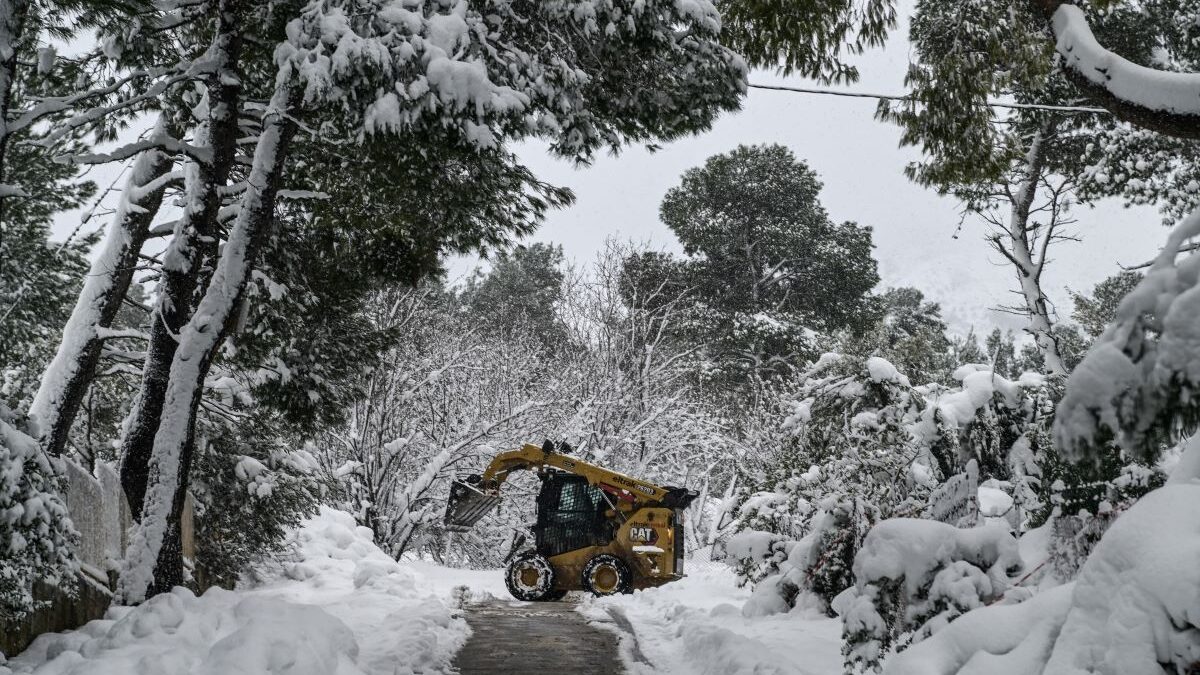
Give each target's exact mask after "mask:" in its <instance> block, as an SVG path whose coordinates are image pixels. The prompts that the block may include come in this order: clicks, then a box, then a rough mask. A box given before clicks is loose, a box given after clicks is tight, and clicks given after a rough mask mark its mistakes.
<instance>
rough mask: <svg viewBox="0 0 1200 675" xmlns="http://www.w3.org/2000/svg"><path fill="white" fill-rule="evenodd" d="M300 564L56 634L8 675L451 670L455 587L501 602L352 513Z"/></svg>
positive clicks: (8, 668)
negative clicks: (382, 544) (395, 553)
mask: <svg viewBox="0 0 1200 675" xmlns="http://www.w3.org/2000/svg"><path fill="white" fill-rule="evenodd" d="M296 543H297V553H298V555H297V556H296V560H294V561H292V562H288V563H284V564H282V565H281V566H280V568H279V569H278V570H277V572H275V573H273V574H271V575H270V578H269V579H268V580H267V581H265V582H263V583H261V584H258V585H255V586H253V587H249V588H244V589H239V590H237V591H236V592H235V591H226V590H222V589H219V588H214V589H211V590H209V591H207V592H206V593H204V594H203V595H201V596H199V597H197V596H195V595H193V594H192V593H191V592H190V591H187V590H185V589H182V588H177V589H175V591H174V592H172V593H169V594H163V595H160V596H157V597H154V598H152V599H151V600H149V601H148V602H146V603H145V604H143V605H140V606H138V607H115V608H113V609H111V610H109V612H108V615H107V616H106V618H104V619H101V620H98V621H92V622H90V623H88V624H87V625H85V626H83V627H82V628H80V629H79V630H76V631H69V632H66V633H56V634H48V635H43V636H41V637H39V638H38V639H37V640H36V641H35V642H34V643H33V645H31V646H30V648H29V649H27V650H26V651H25V652H23V653H22V654H20V655H18V656H17V657H15V658H13V659H12V660H11V661H10V662H9V663H7V664H4V665H0V675H10V674H11V673H30V672H32V673H37V674H38V675H132V674H134V673H136V674H137V675H184V674H190V675H266V674H270V675H409V674H411V673H438V672H445V671H446V670H447V669H448V668H449V665H450V661H451V660H452V659H453V657H454V654H455V653H456V652H457V651H458V649H459V648H460V647H461V646H462V644H463V643H464V642H465V641H466V638H467V635H468V633H469V630H468V628H467V624H466V622H465V621H464V620H463V619H462V618H461V617H459V616H458V615H457V612H456V611H455V608H456V602H457V601H456V599H455V596H456V593H455V590H454V589H455V587H457V586H460V585H463V584H466V585H468V586H470V587H471V588H472V595H473V596H475V595H478V594H481V593H493V594H497V595H498V594H499V593H501V592H503V588H504V586H503V581H502V578H501V576H500V573H499V572H498V571H492V572H475V571H471V570H453V569H448V568H443V567H438V566H436V565H432V564H427V563H409V562H405V563H396V562H395V561H393V560H392V559H391V558H390V557H389V556H388V555H387V554H385V553H383V551H381V550H379V548H377V547H376V546H375V545H374V544H373V543H372V541H371V532H370V530H368V529H366V528H362V527H356V525H355V522H354V519H353V518H352V517H351V516H350V515H349V514H346V513H343V512H340V511H335V510H332V509H327V508H324V507H322V509H321V512H320V514H319V515H317V516H316V517H314V518H312V519H310V520H309V521H308V522H307V523H305V525H304V527H302V528H301V529H300V530H299V531H298V532H297V533H296Z"/></svg>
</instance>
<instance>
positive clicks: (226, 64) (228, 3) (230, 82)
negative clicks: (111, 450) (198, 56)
mask: <svg viewBox="0 0 1200 675" xmlns="http://www.w3.org/2000/svg"><path fill="white" fill-rule="evenodd" d="M232 5H233V0H225V1H223V2H222V3H221V7H220V14H219V17H218V25H217V35H216V36H215V37H214V38H213V44H212V47H211V48H210V51H212V52H215V53H216V54H218V59H219V62H220V65H219V66H218V67H217V69H216V72H215V73H214V74H213V75H212V76H211V77H210V78H209V80H208V97H209V101H208V104H209V119H208V120H207V122H206V123H205V124H204V125H202V127H201V128H200V130H198V131H197V133H196V139H195V144H196V145H198V146H200V147H204V146H208V147H209V148H211V150H212V160H211V162H210V163H208V164H201V163H199V162H194V161H193V162H190V163H189V164H188V166H187V170H186V171H187V175H186V177H185V198H184V201H185V207H184V213H183V216H182V217H181V218H180V219H179V222H178V223H176V225H175V233H174V236H173V237H172V239H171V244H170V247H169V248H168V249H167V252H166V254H165V255H164V256H163V270H162V275H163V283H162V285H161V287H160V288H159V292H158V294H159V297H158V302H157V303H155V307H154V312H153V314H152V315H151V318H150V342H149V346H148V348H147V350H146V363H145V364H144V366H143V367H142V385H141V388H140V390H139V391H138V398H137V401H136V402H135V404H134V409H133V412H132V413H131V415H130V417H131V420H132V423H131V424H130V425H129V428H128V431H127V432H126V434H125V437H124V439H123V440H122V444H121V487H122V488H123V489H124V491H125V496H126V498H127V499H128V500H129V510H130V514H131V516H132V517H133V519H134V520H138V519H140V518H141V515H142V505H143V502H144V500H145V496H146V485H147V481H148V480H149V463H150V456H151V453H152V450H153V445H154V435H155V433H157V431H158V426H159V420H160V419H161V418H162V413H163V400H164V398H165V396H166V392H167V386H168V379H169V378H170V369H171V362H172V360H173V359H174V357H175V351H176V348H177V345H178V342H177V337H178V334H179V331H180V330H181V328H182V327H183V325H184V324H185V323H186V322H187V321H188V317H189V315H190V313H191V309H192V306H193V302H194V297H195V296H196V292H197V290H198V289H199V288H200V285H201V281H202V279H201V274H202V272H203V270H204V269H205V267H206V264H207V266H211V264H212V261H213V260H215V258H216V256H217V239H218V237H217V233H218V231H219V228H218V223H217V218H218V214H219V212H220V209H221V188H223V187H225V185H226V183H227V182H228V180H229V174H230V171H231V169H232V167H233V165H234V160H235V157H236V150H237V146H236V143H237V138H238V135H239V129H238V109H239V101H240V96H241V80H240V75H239V73H238V72H237V64H238V59H239V57H240V56H241V49H242V34H241V28H240V27H239V25H238V21H237V17H236V14H235V12H234V9H233V7H232Z"/></svg>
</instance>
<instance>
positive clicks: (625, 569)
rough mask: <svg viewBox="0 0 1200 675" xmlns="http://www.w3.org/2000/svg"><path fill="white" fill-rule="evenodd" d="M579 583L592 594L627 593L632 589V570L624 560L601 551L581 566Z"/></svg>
mask: <svg viewBox="0 0 1200 675" xmlns="http://www.w3.org/2000/svg"><path fill="white" fill-rule="evenodd" d="M579 583H580V585H582V586H583V588H584V590H586V591H588V592H590V593H591V594H592V595H601V596H602V595H616V594H617V593H629V592H630V591H632V590H633V572H631V571H630V570H629V565H627V564H625V561H624V560H621V559H620V558H618V557H617V556H615V555H610V554H608V553H601V554H600V555H598V556H596V557H594V558H592V559H591V560H589V561H587V564H586V565H584V566H583V572H582V573H581V574H580V579H579Z"/></svg>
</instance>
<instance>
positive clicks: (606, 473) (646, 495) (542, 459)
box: [445, 442, 696, 530]
mask: <svg viewBox="0 0 1200 675" xmlns="http://www.w3.org/2000/svg"><path fill="white" fill-rule="evenodd" d="M546 468H552V469H557V470H559V471H564V472H567V473H572V474H576V475H579V476H582V477H583V478H584V479H586V480H587V482H588V483H590V484H592V485H594V486H596V487H597V488H599V489H601V490H602V491H604V492H605V493H607V494H609V495H611V496H612V497H613V498H615V500H616V501H617V503H618V504H614V506H617V505H621V506H620V508H619V509H618V510H619V511H622V512H624V511H628V510H630V509H632V508H638V507H641V506H646V505H655V506H665V507H667V508H686V507H687V505H688V504H689V503H691V501H692V499H694V498H695V496H696V493H695V492H692V491H690V490H687V489H684V488H675V487H664V486H661V485H655V484H653V483H648V482H646V481H644V480H638V479H636V478H633V477H631V476H626V475H625V474H623V473H618V472H616V471H611V470H609V469H605V468H604V467H601V466H596V465H595V464H592V463H590V462H585V461H583V460H582V459H578V458H576V457H571V456H570V455H564V454H562V453H559V452H555V451H554V446H553V445H552V444H551V443H549V442H547V443H546V445H544V446H543V447H540V448H539V447H538V446H536V445H532V444H528V443H527V444H525V445H524V446H522V447H521V448H519V449H517V450H510V451H508V452H502V453H500V454H499V455H496V457H494V458H493V459H492V461H491V462H490V463H488V466H487V468H486V469H484V471H483V474H482V475H479V476H471V477H469V478H468V479H467V480H466V481H455V482H454V483H453V484H452V485H451V486H450V499H449V501H448V503H447V505H446V517H445V523H446V525H447V527H449V528H451V529H456V530H466V529H468V528H470V527H471V526H472V525H474V524H475V523H476V522H478V521H479V520H480V519H481V518H483V516H485V515H487V513H488V512H489V511H491V510H492V509H493V508H495V507H496V505H497V504H499V503H500V488H501V487H502V486H503V485H504V481H506V480H508V477H509V476H511V475H512V473H513V472H514V471H541V470H544V469H546Z"/></svg>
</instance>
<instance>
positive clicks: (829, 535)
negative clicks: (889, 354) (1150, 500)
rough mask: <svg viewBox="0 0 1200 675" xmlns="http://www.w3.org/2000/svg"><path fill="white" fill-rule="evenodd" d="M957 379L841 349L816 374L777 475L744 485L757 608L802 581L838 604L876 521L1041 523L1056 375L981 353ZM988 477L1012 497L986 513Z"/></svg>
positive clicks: (745, 553)
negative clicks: (995, 361) (919, 376)
mask: <svg viewBox="0 0 1200 675" xmlns="http://www.w3.org/2000/svg"><path fill="white" fill-rule="evenodd" d="M954 379H955V380H956V381H957V382H959V383H960V384H959V386H957V387H947V386H945V385H940V384H929V385H923V386H917V387H914V386H912V385H911V383H910V382H909V380H908V378H907V377H906V376H905V375H904V374H903V373H900V372H899V371H898V370H897V369H896V368H895V367H894V366H893V365H892V364H891V363H890V362H888V361H887V360H885V359H882V358H879V357H869V358H861V357H853V356H845V355H838V354H827V355H825V356H823V357H822V358H821V359H820V360H819V361H818V362H817V363H816V364H815V365H814V366H813V367H812V368H811V369H810V370H809V372H808V373H806V375H805V377H804V379H803V380H802V381H801V382H800V385H799V387H798V392H797V393H796V394H795V395H794V397H793V398H792V399H791V402H790V404H789V405H790V415H789V416H788V417H787V419H786V420H785V422H784V424H783V428H784V429H785V430H786V431H787V432H788V433H789V434H790V438H788V439H787V441H786V442H784V443H781V444H780V446H779V447H778V448H776V452H775V454H774V455H773V456H772V461H773V462H774V466H773V467H771V469H772V470H773V473H772V474H770V475H772V476H774V477H773V478H770V479H768V480H765V481H763V483H762V485H761V486H760V489H759V490H758V491H757V492H750V491H746V492H745V493H744V495H743V498H742V503H741V504H740V508H739V510H738V512H737V514H738V519H737V525H738V528H739V529H740V533H739V534H737V535H736V536H735V537H733V538H732V539H731V540H730V542H729V543H730V547H729V548H728V550H729V553H730V554H731V555H730V560H731V562H732V563H733V564H734V565H735V566H736V568H737V571H738V573H739V575H740V578H741V579H742V580H743V582H750V583H757V584H758V587H757V588H756V591H755V597H754V599H753V600H752V602H751V603H750V604H749V605H747V610H746V611H748V612H750V613H758V612H764V611H777V608H779V607H783V608H786V607H789V606H791V605H792V603H793V602H794V601H795V599H796V598H797V597H798V596H799V593H800V592H802V591H804V592H812V593H816V594H817V595H818V596H819V597H820V598H822V599H823V601H824V602H825V603H826V605H827V606H828V603H829V602H831V601H832V600H833V598H834V597H835V596H837V595H838V594H839V593H840V592H842V591H843V590H845V589H846V588H848V587H850V586H851V585H853V584H854V583H855V581H856V578H855V573H854V571H853V566H852V563H853V561H854V560H855V555H856V553H857V552H858V547H859V545H860V544H861V542H862V541H863V538H864V537H866V536H867V532H868V531H870V530H871V529H872V527H873V526H875V524H876V523H878V522H881V521H885V520H887V519H889V518H897V517H920V518H925V519H929V520H934V521H940V522H942V523H947V524H948V525H950V526H958V527H973V526H975V525H977V524H978V523H979V522H980V519H981V516H982V515H987V516H991V517H998V516H1004V517H1005V518H1006V519H1007V521H1008V523H1009V525H1010V527H1011V529H1013V530H1017V531H1022V530H1023V529H1024V528H1025V527H1027V526H1028V524H1029V521H1030V517H1031V512H1032V511H1033V510H1034V509H1039V508H1042V506H1043V503H1044V501H1045V499H1046V498H1045V497H1043V492H1044V490H1043V487H1042V480H1041V478H1042V475H1043V473H1044V472H1045V469H1044V468H1043V467H1044V465H1045V464H1046V463H1047V462H1049V461H1050V455H1049V453H1048V450H1047V448H1048V440H1047V435H1048V426H1049V422H1050V420H1051V419H1052V415H1053V410H1054V406H1053V395H1054V391H1053V387H1052V383H1047V381H1046V379H1045V378H1043V377H1041V376H1038V375H1034V374H1025V375H1022V376H1021V377H1020V378H1018V379H1016V380H1009V379H1007V378H1004V377H1001V376H999V375H997V374H995V373H994V372H992V371H991V370H990V369H989V368H988V367H986V366H975V365H969V366H964V367H961V368H959V369H958V370H956V371H955V372H954ZM984 482H986V483H987V485H988V486H989V489H992V490H997V491H998V492H997V494H998V495H999V497H998V498H997V499H996V500H993V501H995V502H1004V503H1011V504H1012V506H1011V507H1010V508H1007V510H997V511H996V512H995V513H993V512H990V511H989V512H988V513H987V514H981V510H980V504H979V497H978V493H979V489H980V485H981V483H984ZM1000 492H1002V493H1004V494H999V493H1000ZM1001 508H1003V507H1001ZM775 577H778V578H775ZM780 598H782V599H783V602H782V604H780ZM773 608H774V609H773Z"/></svg>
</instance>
